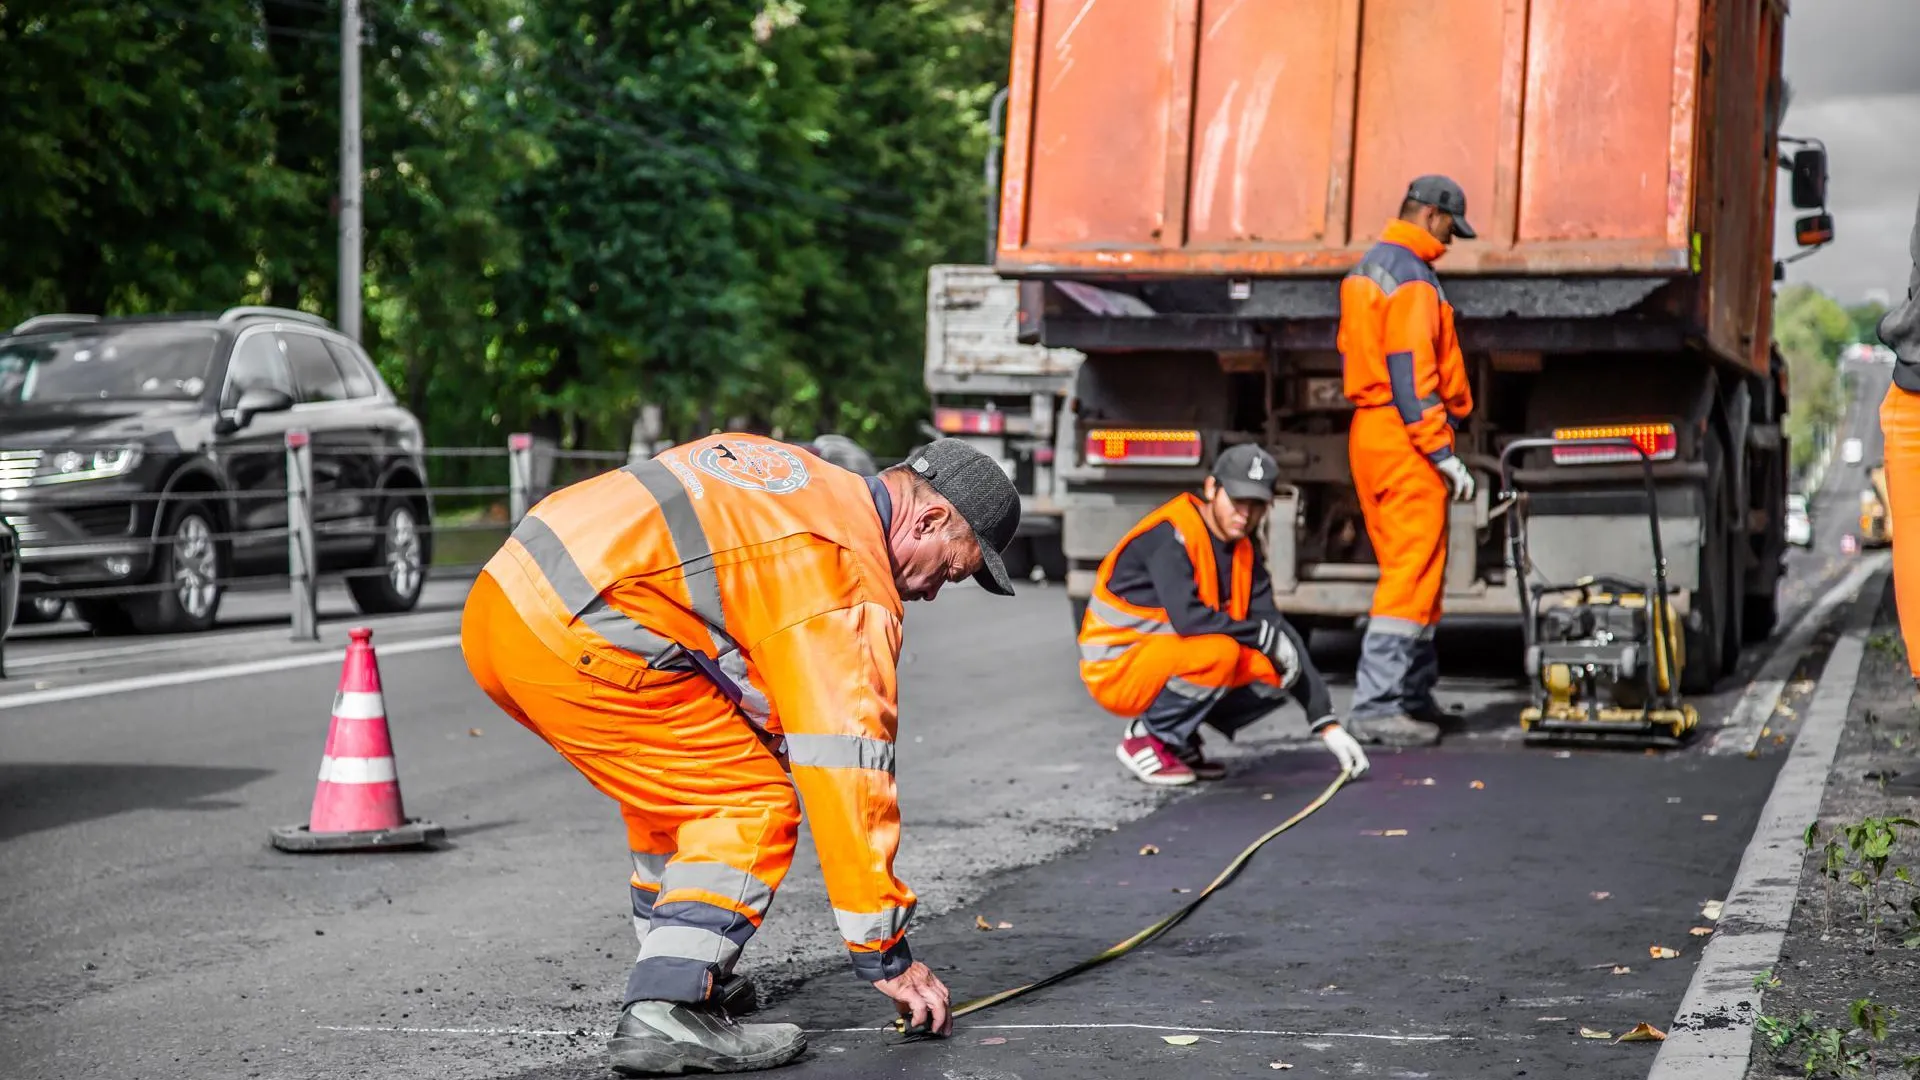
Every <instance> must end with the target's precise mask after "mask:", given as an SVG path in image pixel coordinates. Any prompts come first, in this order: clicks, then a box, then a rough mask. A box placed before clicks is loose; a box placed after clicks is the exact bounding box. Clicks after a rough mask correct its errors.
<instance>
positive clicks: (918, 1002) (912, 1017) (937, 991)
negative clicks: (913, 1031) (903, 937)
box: [873, 960, 953, 1038]
mask: <svg viewBox="0 0 1920 1080" xmlns="http://www.w3.org/2000/svg"><path fill="white" fill-rule="evenodd" d="M873 985H874V988H875V989H877V990H879V991H880V992H881V993H883V994H885V995H887V996H888V997H890V998H892V999H893V1004H894V1007H895V1008H897V1009H899V1010H900V1016H901V1017H902V1018H903V1019H905V1020H906V1022H907V1026H908V1027H921V1026H923V1025H924V1026H926V1027H927V1029H928V1030H929V1031H931V1032H933V1033H934V1034H935V1035H939V1036H941V1037H943V1038H944V1037H946V1036H948V1035H951V1034H953V1016H952V1014H950V1013H949V1012H948V1010H947V987H946V984H944V983H942V982H941V981H940V980H939V979H937V978H935V977H934V975H933V972H932V970H931V969H929V968H928V967H927V965H925V964H923V963H921V962H919V961H918V960H915V961H914V962H913V964H912V966H910V967H908V968H907V970H905V971H903V972H901V973H900V974H898V975H895V976H894V977H893V978H891V979H881V980H880V981H879V982H876V983H874V984H873Z"/></svg>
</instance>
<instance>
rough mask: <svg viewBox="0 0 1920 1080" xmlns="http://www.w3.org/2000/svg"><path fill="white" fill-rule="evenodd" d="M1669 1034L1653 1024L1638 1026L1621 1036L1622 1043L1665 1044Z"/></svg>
mask: <svg viewBox="0 0 1920 1080" xmlns="http://www.w3.org/2000/svg"><path fill="white" fill-rule="evenodd" d="M1666 1039H1667V1033H1666V1032H1664V1031H1661V1030H1660V1029H1659V1028H1657V1027H1654V1026H1653V1025H1652V1024H1636V1025H1635V1026H1634V1029H1633V1030H1632V1031H1629V1032H1627V1033H1626V1034H1625V1035H1622V1036H1620V1040H1619V1041H1621V1042H1665V1041H1666Z"/></svg>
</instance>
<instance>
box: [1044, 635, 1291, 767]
mask: <svg viewBox="0 0 1920 1080" xmlns="http://www.w3.org/2000/svg"><path fill="white" fill-rule="evenodd" d="M1300 652H1301V655H1302V657H1304V656H1305V655H1306V651H1305V649H1304V648H1302V649H1301V650H1300ZM1080 672H1081V678H1082V679H1083V680H1084V681H1085V682H1086V684H1087V691H1088V692H1089V693H1091V694H1092V695H1093V699H1094V700H1095V701H1097V702H1099V703H1100V706H1101V707H1102V708H1104V709H1106V710H1107V711H1108V712H1111V713H1113V714H1115V715H1116V716H1122V717H1125V718H1127V719H1129V720H1131V719H1134V718H1135V717H1138V718H1139V719H1140V720H1141V722H1142V723H1143V724H1144V725H1145V726H1146V729H1147V731H1148V732H1150V733H1151V734H1152V735H1153V736H1154V738H1157V739H1159V740H1160V741H1161V742H1164V743H1168V744H1169V745H1173V746H1183V745H1185V744H1186V742H1187V740H1188V739H1190V738H1192V737H1193V734H1194V733H1195V732H1197V731H1199V730H1200V725H1201V724H1202V723H1205V722H1210V723H1212V724H1213V726H1214V727H1215V728H1217V729H1219V731H1220V732H1221V733H1222V734H1225V735H1232V734H1233V733H1234V731H1236V730H1237V729H1239V728H1241V727H1245V726H1246V725H1247V724H1250V723H1252V722H1253V721H1255V720H1258V719H1259V718H1260V717H1262V716H1264V715H1266V714H1267V713H1269V712H1272V711H1273V710H1274V709H1275V708H1277V707H1278V706H1279V705H1280V703H1281V702H1282V701H1283V700H1284V699H1285V697H1286V695H1285V693H1284V692H1283V691H1282V690H1281V689H1280V674H1279V672H1276V671H1275V670H1274V669H1273V661H1271V660H1269V659H1267V657H1266V654H1265V653H1262V652H1260V651H1259V650H1257V649H1249V648H1247V647H1246V646H1245V645H1242V644H1240V643H1239V642H1237V641H1235V640H1234V639H1232V638H1230V637H1227V636H1226V635H1225V634H1198V635H1195V636H1193V637H1181V636H1180V635H1178V634H1145V635H1142V637H1141V638H1140V640H1139V641H1137V642H1135V643H1134V644H1133V646H1132V647H1130V648H1128V649H1127V651H1126V652H1124V653H1121V654H1120V655H1119V656H1116V657H1114V658H1113V659H1111V660H1100V661H1095V662H1093V663H1088V664H1082V665H1080Z"/></svg>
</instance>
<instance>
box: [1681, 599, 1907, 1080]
mask: <svg viewBox="0 0 1920 1080" xmlns="http://www.w3.org/2000/svg"><path fill="white" fill-rule="evenodd" d="M1889 574H1890V571H1889V570H1888V569H1886V568H1884V567H1883V568H1882V569H1880V570H1878V571H1876V572H1875V575H1874V577H1873V579H1872V580H1871V581H1869V582H1868V583H1867V585H1866V587H1865V588H1863V589H1861V591H1860V596H1859V597H1858V599H1856V600H1855V601H1854V602H1853V605H1852V607H1851V608H1850V609H1849V611H1848V614H1847V621H1846V625H1845V628H1844V631H1843V633H1842V635H1841V637H1840V639H1839V640H1838V641H1837V642H1835V643H1834V646H1833V651H1832V652H1831V653H1830V654H1829V655H1828V657H1827V663H1826V668H1825V670H1824V671H1822V672H1821V677H1820V683H1819V686H1818V687H1817V688H1816V689H1815V691H1814V695H1813V699H1812V700H1811V701H1810V702H1809V704H1808V708H1807V710H1806V721H1805V723H1804V724H1803V725H1802V727H1801V730H1800V735H1799V738H1797V739H1796V740H1794V744H1793V750H1792V751H1791V752H1790V753H1789V754H1788V756H1787V762H1786V764H1785V765H1783V766H1782V767H1781V769H1780V774H1779V775H1778V776H1777V777H1775V778H1774V782H1773V791H1772V793H1771V794H1770V795H1769V796H1768V797H1767V804H1766V806H1765V807H1763V808H1762V809H1761V811H1760V823H1759V825H1758V826H1757V827H1756V828H1755V829H1754V833H1753V839H1752V840H1751V841H1749V842H1748V844H1747V850H1746V853H1745V854H1744V855H1743V856H1742V857H1741V859H1740V869H1739V870H1738V871H1737V872H1736V873H1735V874H1734V879H1733V885H1732V887H1731V888H1729V889H1728V891H1727V898H1726V902H1725V903H1724V904H1723V905H1722V910H1721V915H1720V920H1719V929H1718V932H1717V933H1715V934H1714V935H1713V937H1712V938H1711V939H1710V940H1709V941H1708V942H1707V946H1706V948H1705V949H1704V950H1703V951H1702V953H1701V957H1700V966H1699V967H1698V968H1696V969H1695V971H1694V974H1693V981H1692V983H1691V984H1690V985H1689V986H1688V987H1687V993H1686V997H1685V998H1684V999H1682V1001H1681V1003H1680V1009H1679V1011H1678V1012H1677V1013H1676V1014H1675V1016H1674V1020H1673V1024H1672V1027H1671V1030H1669V1031H1668V1033H1667V1039H1666V1041H1665V1042H1663V1043H1662V1044H1661V1046H1660V1051H1659V1053H1658V1055H1657V1056H1655V1058H1654V1061H1653V1069H1652V1071H1651V1072H1649V1073H1648V1080H1740V1078H1741V1077H1744V1076H1745V1075H1746V1071H1747V1066H1748V1063H1749V1058H1750V1056H1751V1054H1752V1052H1753V1027H1754V1022H1755V1021H1756V1020H1757V1019H1758V1018H1759V1016H1760V1004H1761V997H1762V992H1761V991H1760V990H1759V989H1757V988H1756V987H1755V986H1754V976H1756V975H1758V974H1760V973H1761V972H1762V971H1765V970H1767V969H1768V968H1770V967H1772V966H1773V965H1774V964H1776V963H1778V962H1779V959H1780V950H1781V947H1782V946H1783V945H1784V943H1785V941H1786V935H1787V926H1788V923H1789V922H1790V921H1791V919H1792V918H1793V902H1794V899H1795V897H1796V896H1797V895H1798V894H1799V891H1800V870H1801V862H1802V858H1803V851H1802V848H1803V847H1804V845H1803V843H1802V841H1801V839H1800V838H1801V834H1802V833H1803V832H1804V831H1805V829H1806V827H1807V823H1808V822H1810V821H1813V820H1815V819H1816V818H1818V817H1819V814H1820V803H1821V800H1822V798H1823V797H1824V796H1825V794H1826V788H1827V774H1828V772H1829V771H1830V770H1831V769H1832V766H1833V758H1834V754H1835V753H1836V752H1837V751H1838V749H1839V746H1840V735H1841V732H1842V730H1843V729H1844V728H1845V727H1846V722H1847V708H1848V705H1849V703H1851V702H1852V700H1853V691H1854V687H1855V685H1856V684H1857V683H1858V682H1859V679H1860V666H1861V661H1862V660H1863V659H1864V658H1865V656H1866V637H1867V633H1868V631H1869V630H1870V629H1871V628H1872V626H1873V619H1874V615H1875V612H1876V611H1877V610H1878V609H1879V607H1880V603H1881V598H1882V596H1883V595H1884V593H1885V591H1886V589H1887V588H1888V586H1889Z"/></svg>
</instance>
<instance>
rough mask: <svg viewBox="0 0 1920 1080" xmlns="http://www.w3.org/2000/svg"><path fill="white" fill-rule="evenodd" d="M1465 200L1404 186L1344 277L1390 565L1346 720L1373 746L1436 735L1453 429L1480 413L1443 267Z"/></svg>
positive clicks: (1343, 303)
mask: <svg viewBox="0 0 1920 1080" xmlns="http://www.w3.org/2000/svg"><path fill="white" fill-rule="evenodd" d="M1474 235H1475V234H1474V231H1473V227H1472V226H1470V225H1468V224H1467V196H1466V193H1465V192H1463V191H1461V190H1460V185H1459V184H1456V183H1454V182H1453V181H1452V180H1450V179H1448V178H1447V177H1444V176H1422V177H1420V178H1419V179H1417V180H1415V181H1414V182H1413V183H1412V184H1411V185H1410V186H1409V187H1408V188H1407V195H1406V198H1405V200H1403V201H1402V203H1401V206H1400V217H1399V219H1398V220H1394V221H1389V222H1388V223H1387V227H1386V229H1385V231H1383V232H1382V233H1381V235H1380V242H1379V243H1377V244H1375V245H1374V246H1373V247H1372V248H1371V249H1370V250H1368V252H1367V253H1366V255H1365V257H1363V258H1362V259H1361V260H1360V262H1359V264H1358V265H1357V266H1355V267H1354V268H1353V270H1352V271H1351V272H1349V273H1348V274H1347V277H1346V279H1345V280H1344V281H1342V282H1341V283H1340V336H1339V347H1340V354H1341V356H1342V358H1343V361H1344V364H1345V384H1346V394H1347V400H1349V401H1351V402H1353V404H1354V415H1353V426H1352V428H1351V429H1350V430H1349V431H1348V434H1347V459H1348V462H1349V464H1350V466H1351V467H1352V470H1353V483H1354V487H1355V488H1356V489H1357V491H1358V493H1359V496H1360V510H1361V513H1362V514H1363V515H1364V516H1365V518H1366V522H1367V536H1368V538H1369V539H1371V540H1372V541H1373V553H1374V557H1375V559H1376V560H1377V561H1378V562H1379V564H1380V581H1379V584H1377V585H1376V586H1375V587H1374V591H1373V604H1372V607H1371V608H1370V610H1369V612H1368V618H1367V630H1366V635H1365V637H1364V639H1363V640H1362V643H1361V652H1360V667H1359V671H1358V672H1357V673H1356V675H1355V683H1356V687H1355V691H1354V698H1353V707H1352V709H1351V715H1350V718H1349V722H1350V723H1351V724H1352V725H1353V728H1354V733H1355V734H1356V735H1358V736H1359V737H1360V738H1361V739H1363V740H1366V741H1370V742H1381V743H1387V744H1389V745H1394V746H1418V745H1423V744H1430V743H1433V742H1436V741H1438V740H1439V738H1440V731H1441V723H1442V722H1443V720H1444V719H1445V714H1444V713H1443V712H1442V711H1441V710H1440V707H1439V705H1438V704H1437V703H1436V702H1435V701H1434V699H1433V687H1434V684H1435V683H1436V682H1438V681H1439V677H1440V661H1439V657H1438V656H1437V655H1436V654H1435V652H1434V646H1433V633H1434V628H1435V627H1436V626H1437V625H1438V624H1439V622H1440V595H1441V592H1442V589H1443V587H1444V585H1445V582H1446V576H1447V500H1448V496H1449V494H1451V496H1452V498H1453V499H1455V500H1457V501H1460V502H1467V501H1470V500H1472V498H1473V492H1474V480H1473V474H1472V473H1470V472H1468V471H1467V467H1466V465H1465V464H1464V463H1463V462H1462V461H1461V460H1460V459H1459V458H1458V457H1456V456H1455V455H1454V452H1453V432H1454V428H1455V427H1456V426H1457V425H1460V424H1463V423H1465V421H1466V418H1467V415H1468V414H1469V413H1470V412H1471V411H1472V410H1473V392H1472V390H1471V389H1470V388H1469V386H1468V384H1467V368H1466V363H1465V361H1464V360H1462V359H1461V356H1460V343H1459V341H1458V340H1457V339H1456V338H1455V337H1454V330H1453V308H1452V306H1451V305H1449V304H1448V303H1447V298H1446V294H1445V293H1444V292H1442V291H1441V289H1440V280H1439V278H1437V277H1435V276H1434V273H1433V262H1434V260H1436V259H1438V258H1440V256H1441V255H1443V254H1445V253H1446V250H1447V246H1448V245H1449V244H1451V243H1452V242H1453V238H1454V237H1455V236H1463V237H1466V238H1467V239H1469V240H1471V239H1473V237H1474Z"/></svg>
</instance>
